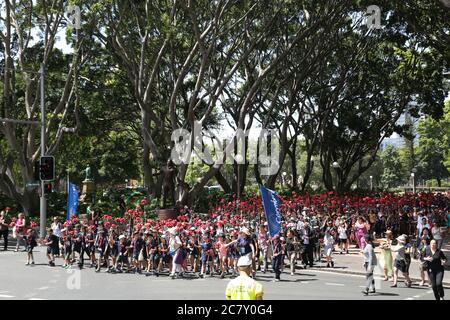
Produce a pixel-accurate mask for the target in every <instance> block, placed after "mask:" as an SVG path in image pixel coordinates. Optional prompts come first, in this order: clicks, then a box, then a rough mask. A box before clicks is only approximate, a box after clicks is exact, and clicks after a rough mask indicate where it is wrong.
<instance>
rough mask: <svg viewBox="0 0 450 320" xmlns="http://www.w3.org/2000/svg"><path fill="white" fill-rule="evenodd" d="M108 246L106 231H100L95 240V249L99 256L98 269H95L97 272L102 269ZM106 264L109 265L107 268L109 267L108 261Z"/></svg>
mask: <svg viewBox="0 0 450 320" xmlns="http://www.w3.org/2000/svg"><path fill="white" fill-rule="evenodd" d="M106 244H107V239H106V237H105V231H103V230H99V231H98V233H97V237H96V239H95V248H96V251H97V252H98V254H99V257H98V262H97V268H96V269H95V272H100V269H101V267H102V264H103V257H104V255H105V251H106ZM105 262H106V263H107V267H108V261H105Z"/></svg>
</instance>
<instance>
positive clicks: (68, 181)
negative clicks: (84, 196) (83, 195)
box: [66, 168, 70, 220]
mask: <svg viewBox="0 0 450 320" xmlns="http://www.w3.org/2000/svg"><path fill="white" fill-rule="evenodd" d="M69 198H70V176H69V168H67V214H66V220H67V217H69V219H70V215H69V207H70V204H69Z"/></svg>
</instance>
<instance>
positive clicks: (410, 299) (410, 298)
mask: <svg viewBox="0 0 450 320" xmlns="http://www.w3.org/2000/svg"><path fill="white" fill-rule="evenodd" d="M403 300H414V298H406V299H403Z"/></svg>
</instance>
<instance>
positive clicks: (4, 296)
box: [0, 294, 14, 298]
mask: <svg viewBox="0 0 450 320" xmlns="http://www.w3.org/2000/svg"><path fill="white" fill-rule="evenodd" d="M0 298H14V296H10V295H8V294H0Z"/></svg>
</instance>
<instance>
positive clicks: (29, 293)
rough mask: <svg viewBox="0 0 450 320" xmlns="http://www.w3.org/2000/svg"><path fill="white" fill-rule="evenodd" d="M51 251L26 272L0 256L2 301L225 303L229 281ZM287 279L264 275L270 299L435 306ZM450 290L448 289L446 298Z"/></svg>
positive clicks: (322, 275)
mask: <svg viewBox="0 0 450 320" xmlns="http://www.w3.org/2000/svg"><path fill="white" fill-rule="evenodd" d="M44 249H45V248H42V247H40V248H36V250H35V251H36V252H35V261H36V263H37V264H36V265H34V266H25V262H26V253H24V252H18V253H16V252H12V251H7V252H3V251H0V300H10V299H25V300H28V299H31V300H39V299H101V300H105V299H106V300H110V299H112V300H114V299H131V300H135V299H151V300H159V299H164V300H166V299H167V300H173V299H194V300H211V299H220V300H223V299H224V292H225V287H226V285H227V283H228V281H229V278H228V279H219V278H218V277H213V278H210V277H206V278H205V279H198V278H193V277H192V278H188V279H175V280H172V279H170V278H169V277H167V276H166V275H161V276H160V277H158V278H156V277H155V276H150V277H146V276H144V275H139V274H108V273H106V272H105V271H104V269H103V271H102V272H101V273H95V272H94V270H93V269H89V268H87V269H83V270H82V271H79V270H78V269H77V268H74V269H69V270H66V269H63V268H62V267H61V265H62V263H63V262H62V259H57V261H56V264H57V265H56V267H49V266H47V259H46V257H45V255H44ZM287 271H289V270H285V272H284V273H283V274H282V281H281V282H272V279H273V274H272V273H267V274H262V273H261V274H258V275H257V280H258V281H260V282H261V283H262V285H263V286H264V290H265V295H264V298H265V299H275V300H278V299H280V300H294V299H305V300H329V299H338V300H349V299H368V300H376V299H383V300H433V299H434V295H433V293H432V290H431V288H427V287H419V286H418V285H417V284H416V285H413V287H411V288H407V287H406V286H405V285H404V284H403V283H399V286H398V287H397V288H390V287H389V285H390V283H387V282H383V281H381V280H379V281H377V293H376V294H371V295H370V296H369V297H364V296H363V295H362V293H361V290H362V289H363V287H364V280H365V279H364V277H363V276H359V275H346V274H337V273H329V272H320V271H316V270H297V274H296V275H294V276H291V275H289V274H288V273H286V272H287ZM448 291H449V290H447V289H446V292H448Z"/></svg>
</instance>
